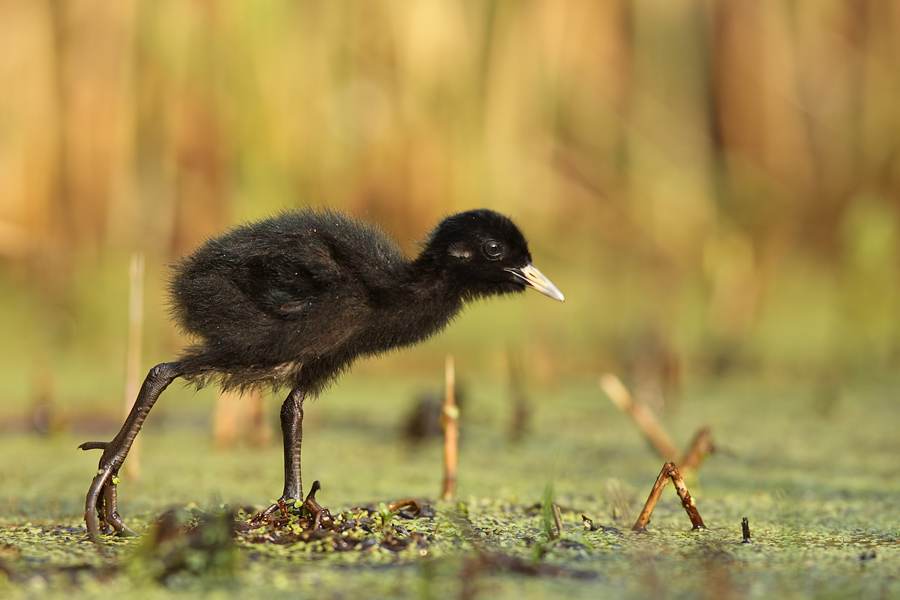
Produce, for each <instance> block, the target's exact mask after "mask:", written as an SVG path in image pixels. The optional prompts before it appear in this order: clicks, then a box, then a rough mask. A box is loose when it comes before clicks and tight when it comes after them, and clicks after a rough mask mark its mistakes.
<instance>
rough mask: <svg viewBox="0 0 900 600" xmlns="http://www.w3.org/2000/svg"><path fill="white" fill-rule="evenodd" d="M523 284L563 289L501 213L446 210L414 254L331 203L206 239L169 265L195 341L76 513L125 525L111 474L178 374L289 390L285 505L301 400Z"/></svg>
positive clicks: (290, 496) (158, 378)
mask: <svg viewBox="0 0 900 600" xmlns="http://www.w3.org/2000/svg"><path fill="white" fill-rule="evenodd" d="M526 287H532V288H534V289H536V290H538V291H540V292H542V293H543V294H546V295H547V296H550V297H551V298H555V299H557V300H563V295H562V294H561V293H560V292H559V290H558V289H557V288H556V287H555V286H554V285H553V284H552V283H550V281H549V280H547V279H546V278H545V277H544V276H543V275H542V274H541V273H540V271H538V270H537V269H536V268H534V266H533V265H532V264H531V255H530V253H529V251H528V244H527V242H526V240H525V237H524V236H523V235H522V233H521V232H520V231H519V229H518V228H517V227H516V226H515V225H514V224H513V222H512V221H510V220H509V219H508V218H506V217H504V216H503V215H500V214H498V213H495V212H493V211H489V210H473V211H468V212H464V213H460V214H457V215H453V216H451V217H448V218H446V219H444V220H443V221H442V222H441V223H440V224H439V225H438V226H437V227H436V228H435V229H434V230H433V231H432V232H431V235H430V236H429V237H428V238H427V239H426V241H425V242H424V244H423V247H422V250H421V252H420V254H419V255H418V256H417V257H416V258H415V259H412V260H410V259H408V258H406V257H405V256H404V255H403V253H402V252H401V251H400V250H399V248H398V247H397V246H396V244H395V243H394V242H393V241H391V239H390V238H389V237H388V236H387V235H385V234H384V232H382V231H381V230H380V229H378V228H377V227H376V226H374V225H372V224H370V223H367V222H364V221H361V220H358V219H355V218H352V217H349V216H346V215H344V214H341V213H338V212H335V211H332V210H297V211H292V212H288V213H285V214H282V215H280V216H277V217H274V218H271V219H268V220H264V221H260V222H257V223H252V224H248V225H243V226H240V227H237V228H235V229H233V230H231V231H229V232H227V233H225V234H223V235H222V236H220V237H217V238H214V239H211V240H209V241H207V242H206V243H205V244H203V245H202V246H200V247H199V248H198V249H197V250H196V251H195V252H193V253H192V254H190V255H189V256H187V257H186V258H184V259H182V260H181V262H179V263H178V264H177V265H175V267H174V274H173V276H172V278H171V282H170V291H171V304H172V310H173V314H174V317H175V320H176V321H177V323H178V324H179V325H180V326H181V327H182V328H183V329H184V331H185V332H186V333H187V334H188V335H189V336H191V338H192V339H193V343H192V344H191V345H190V346H188V347H187V348H186V349H185V350H184V352H183V353H182V355H181V356H180V357H179V358H178V359H177V360H176V361H174V362H170V363H163V364H161V365H157V366H156V367H154V368H153V369H151V371H150V373H149V374H148V376H147V379H146V380H145V381H144V385H143V387H142V389H141V392H140V395H139V396H138V399H137V401H136V402H135V406H134V408H133V409H132V411H131V414H129V416H128V418H127V419H126V421H125V424H124V425H123V426H122V429H121V430H120V431H119V433H118V435H116V437H115V438H114V439H113V440H112V441H111V442H87V443H86V444H82V445H81V446H80V447H81V448H84V449H90V448H101V449H103V450H104V452H103V457H102V458H101V460H100V466H99V470H98V474H97V475H96V476H95V477H94V481H93V483H92V485H91V488H90V490H89V492H88V496H87V501H86V512H85V520H86V522H87V525H88V530H89V533H90V535H91V538H92V539H94V540H95V541H99V523H98V513H99V516H100V518H101V519H102V520H103V521H104V522H105V523H107V524H108V525H110V526H112V527H113V528H114V529H115V530H116V531H118V532H123V531H127V528H126V527H125V525H124V523H123V522H122V520H121V518H120V517H119V515H118V513H117V510H116V480H117V478H116V475H117V473H118V470H119V468H120V467H121V465H122V463H123V462H124V460H125V457H126V455H127V454H128V451H129V449H130V447H131V444H132V443H133V441H134V438H135V436H136V435H137V432H138V430H139V429H140V427H141V425H142V423H143V421H144V419H145V418H146V415H147V413H148V412H149V410H150V408H151V407H152V406H153V404H154V403H155V402H156V399H157V398H158V397H159V395H160V393H162V391H163V390H164V389H165V388H166V387H167V386H168V385H169V384H170V383H171V382H172V381H173V380H174V379H176V378H178V377H182V378H184V379H186V380H188V381H190V382H193V383H195V384H197V385H205V384H207V383H211V382H218V383H220V384H221V385H222V386H223V387H225V388H241V389H243V388H248V387H256V386H268V387H271V388H280V387H283V386H289V387H290V388H291V392H290V394H289V395H288V397H287V399H286V400H285V401H284V404H283V405H282V410H281V425H282V433H283V436H284V450H285V486H284V493H283V495H282V498H281V499H282V500H284V501H294V500H297V499H300V498H301V496H302V482H301V478H300V441H301V438H302V419H303V400H304V398H306V397H307V396H310V395H315V394H317V393H319V392H320V391H321V390H322V389H323V388H324V387H325V386H326V385H327V384H328V383H329V382H330V381H332V380H333V379H334V378H335V377H336V376H337V375H338V374H340V373H341V372H343V371H344V370H345V369H346V368H348V367H349V366H350V364H351V363H352V362H353V361H354V360H355V359H356V358H358V357H361V356H367V355H373V354H378V353H381V352H385V351H387V350H391V349H393V348H398V347H401V346H407V345H411V344H415V343H417V342H420V341H422V340H424V339H426V338H428V337H429V336H431V335H433V334H434V333H436V332H438V331H440V330H441V329H442V328H443V327H444V326H446V325H447V323H448V322H449V321H450V320H451V319H452V318H453V317H454V316H455V315H456V314H458V312H459V310H460V309H461V308H462V306H463V304H464V303H465V302H467V301H470V300H473V299H476V298H480V297H486V296H492V295H500V294H508V293H515V292H521V291H523V290H524V289H525V288H526Z"/></svg>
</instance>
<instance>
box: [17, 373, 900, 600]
mask: <svg viewBox="0 0 900 600" xmlns="http://www.w3.org/2000/svg"><path fill="white" fill-rule="evenodd" d="M894 388H895V386H892V385H888V384H883V385H875V384H872V383H871V382H866V383H865V384H860V385H856V386H854V385H850V384H847V385H843V386H841V387H840V388H838V389H827V390H825V389H822V388H817V387H816V386H806V385H801V384H797V383H784V382H781V383H777V382H776V383H772V382H767V383H760V382H747V381H741V382H738V381H727V382H713V383H707V384H706V385H704V386H702V387H701V386H696V387H695V388H694V389H689V390H686V392H685V394H684V397H683V399H682V400H681V402H680V404H679V406H678V407H677V408H676V409H673V410H670V412H669V413H668V414H667V415H666V416H664V417H663V422H664V424H665V425H666V427H667V428H668V429H669V431H670V432H671V433H672V434H673V437H674V438H675V439H676V442H677V443H679V444H681V445H684V444H686V443H687V441H689V439H690V437H691V436H692V435H693V433H694V431H695V430H696V428H697V427H698V426H699V425H703V424H705V425H710V426H711V427H712V428H713V436H714V439H715V441H716V443H717V445H718V446H719V447H720V448H721V449H722V451H720V452H719V453H717V454H716V455H714V456H713V457H711V458H709V459H708V460H707V462H706V463H705V464H704V465H703V467H702V468H701V470H700V473H699V476H698V477H694V478H689V479H688V485H689V487H690V489H691V493H692V495H693V496H694V498H695V499H696V501H697V506H698V508H699V510H700V513H701V514H702V516H703V519H704V521H705V522H706V525H707V526H708V528H709V529H707V530H706V531H696V532H695V531H690V530H689V529H690V524H689V521H688V519H687V517H686V516H685V514H684V512H683V511H682V509H681V507H680V505H679V503H678V500H677V498H676V496H675V494H674V491H673V490H672V489H671V487H670V488H669V489H667V490H666V491H665V492H664V494H663V497H662V500H661V502H660V504H659V505H658V506H657V508H656V511H655V512H654V514H653V518H652V521H651V523H650V526H649V533H646V534H637V533H633V532H631V531H630V525H631V523H632V522H633V519H634V518H635V516H636V515H637V512H638V511H639V510H640V507H641V505H642V503H643V501H644V500H645V499H646V496H647V493H648V492H649V489H650V487H651V485H652V483H653V481H654V480H655V478H656V475H657V473H658V472H659V468H660V467H661V463H662V461H661V460H660V459H659V458H658V457H656V456H654V455H653V453H652V452H651V451H650V450H648V448H647V447H646V445H645V443H644V442H643V440H642V439H641V437H640V436H639V435H638V434H637V432H636V431H635V430H634V429H633V428H632V427H631V425H630V423H629V422H628V421H627V420H626V419H625V418H624V417H623V416H622V415H620V414H618V413H617V411H616V410H615V409H614V408H612V407H611V405H610V403H609V402H608V401H607V400H606V399H605V398H604V397H603V396H602V394H601V393H600V392H599V390H598V389H597V387H596V385H595V384H592V383H585V384H582V385H568V386H563V387H559V388H554V389H546V390H541V393H540V395H539V396H538V395H537V393H535V397H534V398H533V399H532V409H531V411H532V412H531V419H530V423H531V426H530V427H529V429H528V433H527V435H526V436H525V437H524V439H523V440H521V441H519V442H511V441H509V440H508V436H507V434H506V431H505V428H506V417H505V407H506V406H507V404H506V400H505V397H506V396H505V395H506V391H505V390H503V389H502V388H491V386H490V385H481V386H480V385H474V384H472V385H470V386H469V392H468V395H467V400H466V405H465V407H464V419H463V423H462V427H463V429H462V432H463V433H462V444H461V455H460V488H459V498H460V501H459V502H452V503H441V502H435V501H429V498H434V495H435V494H436V492H437V490H438V488H439V484H440V468H439V465H440V444H439V443H424V444H417V445H413V444H410V443H407V442H402V441H398V440H400V435H399V430H400V429H401V426H402V422H403V418H404V415H405V414H406V412H407V406H408V400H409V398H410V397H411V396H412V395H414V389H407V388H403V387H402V386H400V387H398V386H397V385H393V384H390V383H384V382H361V383H360V384H359V386H358V387H342V388H341V389H340V390H338V391H337V392H336V393H334V394H329V397H328V398H327V399H323V400H322V401H321V402H319V403H316V404H315V405H313V407H312V408H311V410H310V411H308V413H309V414H310V415H317V416H315V417H313V418H311V420H310V425H309V427H308V429H307V431H308V432H309V433H308V435H307V436H306V439H305V442H304V444H305V445H304V474H305V475H306V477H307V480H311V479H312V478H314V477H315V478H319V479H321V480H322V482H323V486H324V489H323V490H322V492H320V493H319V495H318V500H319V501H320V502H321V503H322V504H324V505H325V506H328V507H329V508H330V509H331V511H332V512H333V513H334V514H335V515H338V517H337V518H338V520H340V521H341V522H343V523H346V524H347V530H346V531H347V533H346V537H348V538H350V539H352V540H354V541H353V543H352V544H350V545H349V546H347V547H345V546H341V545H340V544H337V545H336V544H334V543H333V542H334V540H333V539H328V538H319V539H312V540H308V541H303V540H301V539H299V538H296V537H295V538H290V539H289V538H284V539H280V540H276V541H273V540H272V539H268V540H266V539H263V538H265V536H260V535H252V534H248V533H247V532H238V534H237V535H236V536H234V537H232V536H231V535H230V529H229V528H230V523H232V522H234V521H233V519H232V518H231V517H230V516H229V513H228V512H225V509H227V510H233V511H240V510H241V509H251V508H253V507H257V508H258V507H261V506H262V505H264V504H266V503H267V502H268V501H270V500H271V497H272V494H273V493H274V492H275V490H277V489H279V488H280V481H279V476H280V469H281V464H280V460H281V459H280V450H279V448H278V447H277V446H278V445H277V444H274V445H272V446H269V447H265V448H262V449H256V448H251V447H249V446H247V445H241V444H238V445H236V446H234V447H231V448H228V449H215V448H214V447H213V445H212V443H211V441H210V434H209V428H208V423H207V422H206V421H205V420H204V417H203V415H204V414H205V413H204V412H203V411H201V410H200V408H203V407H202V406H199V407H194V408H192V407H191V404H190V402H184V403H179V405H178V407H177V409H176V408H175V407H174V405H173V408H171V409H170V412H165V411H162V413H163V414H162V416H160V418H158V419H157V421H156V422H155V424H154V422H153V416H158V415H153V416H151V419H150V420H149V421H148V426H147V427H146V428H145V429H146V431H145V432H144V434H142V436H143V438H144V439H143V440H142V446H141V449H140V452H141V473H140V477H139V478H138V479H136V480H133V481H132V480H129V479H127V478H124V481H123V483H122V485H121V486H120V487H121V489H120V509H121V510H122V513H123V515H124V517H125V519H126V521H127V522H128V523H129V525H131V526H133V527H134V528H136V529H138V530H143V531H144V532H145V535H143V536H142V537H141V538H137V539H115V540H111V541H110V544H109V545H110V549H111V553H110V556H109V557H107V558H104V557H102V556H100V555H99V554H98V553H97V552H96V549H95V548H94V547H93V546H92V545H91V544H90V543H89V542H87V541H86V536H85V530H84V528H83V524H82V522H81V520H80V513H81V511H82V507H83V498H84V493H85V491H86V486H87V484H88V483H89V480H90V476H91V473H92V471H93V469H94V468H95V466H96V458H97V457H96V456H95V455H93V454H89V453H81V452H75V451H74V447H75V446H76V445H77V444H78V443H80V442H82V441H85V438H84V436H83V435H76V434H74V433H72V432H63V433H60V434H57V435H53V436H37V435H30V434H22V433H6V434H4V436H3V437H2V438H0V449H2V451H3V457H4V458H3V461H2V472H0V477H2V479H0V481H2V490H0V506H2V513H0V527H2V529H0V593H3V595H4V597H17V596H18V597H34V596H38V595H40V596H42V597H56V596H67V597H72V596H76V597H94V596H97V597H100V596H103V597H108V596H109V595H110V594H127V595H129V596H131V595H134V596H139V597H156V596H160V597H163V596H166V597H169V596H172V595H188V594H190V595H198V594H202V595H210V596H216V597H223V598H228V597H241V598H247V597H250V598H252V597H267V598H271V597H282V596H284V597H287V596H290V597H315V598H347V597H368V598H375V597H385V598H388V597H423V598H444V597H470V598H471V597H501V598H502V597H516V598H531V597H534V598H538V597H553V596H557V597H566V598H571V597H592V598H593V597H598V596H615V597H633V598H639V597H673V598H678V597H698V596H704V597H717V598H718V597H738V598H744V597H746V598H762V597H766V598H768V597H781V598H784V597H834V598H845V597H867V598H869V597H871V598H882V597H884V598H889V597H900V541H898V540H900V526H898V515H900V510H898V506H900V503H898V501H897V497H898V493H900V477H898V475H900V473H898V471H900V467H898V461H897V457H898V456H900V436H897V435H896V424H897V423H898V422H900V408H898V403H897V401H896V396H895V395H894V393H893V391H892V390H893V389H894ZM372 390H379V391H378V393H380V394H383V395H384V398H383V399H381V398H379V399H378V401H377V402H373V401H372V393H373V392H372ZM362 391H365V393H361V392H362ZM200 404H202V402H201V403H200ZM386 407H390V408H386ZM408 497H414V498H417V499H420V500H422V501H423V502H424V503H426V504H427V505H428V506H429V507H430V509H431V510H426V511H424V512H423V514H422V515H420V516H417V517H414V516H413V515H411V514H388V513H386V512H385V511H384V504H386V503H389V502H393V501H396V500H400V499H404V498H408ZM548 500H552V501H554V502H555V503H556V504H557V505H559V506H560V507H561V520H562V525H563V531H562V536H561V537H559V539H550V537H549V536H548V533H549V534H554V532H555V526H554V525H553V524H552V521H551V519H549V518H548V516H547V513H546V511H544V510H543V509H542V505H545V504H546V503H547V501H548ZM192 503H196V504H192ZM172 505H174V506H178V507H186V508H187V510H186V511H182V512H183V513H184V514H185V515H186V517H184V518H186V519H188V520H190V519H193V520H194V521H197V520H198V516H199V518H200V520H204V519H205V520H206V522H207V524H206V527H207V529H204V530H202V531H203V532H204V533H203V534H202V535H199V536H196V538H197V539H206V540H207V544H206V545H205V546H204V544H203V543H199V545H198V546H196V545H195V547H194V548H193V549H192V550H189V551H185V552H183V553H182V554H181V555H179V556H178V558H177V559H176V561H175V562H174V563H173V562H171V554H169V555H166V554H165V552H161V551H159V548H157V550H153V549H151V547H150V546H151V544H150V540H151V539H152V538H153V535H152V534H148V533H146V532H147V531H148V526H149V524H150V523H152V522H153V521H154V520H155V519H156V518H157V517H159V515H161V514H162V513H164V512H165V511H166V510H167V509H168V508H169V507H170V506H172ZM357 507H361V508H357ZM210 515H211V516H210ZM217 515H218V516H217ZM207 516H209V518H206V517H207ZM239 516H241V515H239ZM582 516H586V517H588V518H589V519H590V520H591V521H592V522H593V523H594V524H595V525H596V526H597V529H596V530H595V531H588V530H586V528H585V522H584V521H583V518H582ZM743 517H747V518H748V519H749V521H750V526H751V529H752V535H753V542H752V543H750V544H744V543H742V534H741V519H742V518H743ZM222 527H225V531H226V533H225V534H224V535H223V534H222V531H223V530H222ZM341 548H344V549H345V550H346V551H341ZM166 560H169V561H170V562H168V563H166V562H165V561H166ZM179 561H180V562H179ZM173 565H174V566H173ZM167 569H168V570H167Z"/></svg>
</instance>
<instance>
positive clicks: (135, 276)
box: [123, 252, 144, 481]
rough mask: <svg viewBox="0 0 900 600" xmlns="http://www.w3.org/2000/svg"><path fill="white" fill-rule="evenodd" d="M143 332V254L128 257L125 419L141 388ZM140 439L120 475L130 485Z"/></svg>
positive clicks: (135, 475) (137, 469) (138, 462)
mask: <svg viewBox="0 0 900 600" xmlns="http://www.w3.org/2000/svg"><path fill="white" fill-rule="evenodd" d="M143 331H144V253H143V252H135V253H133V254H132V255H131V264H130V265H129V269H128V338H127V342H126V350H125V403H124V405H125V416H126V417H127V416H128V413H130V412H131V407H132V406H133V405H134V402H135V400H137V397H138V392H139V390H140V385H141V373H140V369H141V345H142V340H143ZM140 459H141V454H140V439H135V440H134V443H133V445H132V446H131V452H130V453H129V456H128V464H127V465H123V467H124V468H125V472H124V475H125V476H126V477H128V479H130V480H132V481H134V480H136V479H138V477H140V475H141V460H140Z"/></svg>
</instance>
